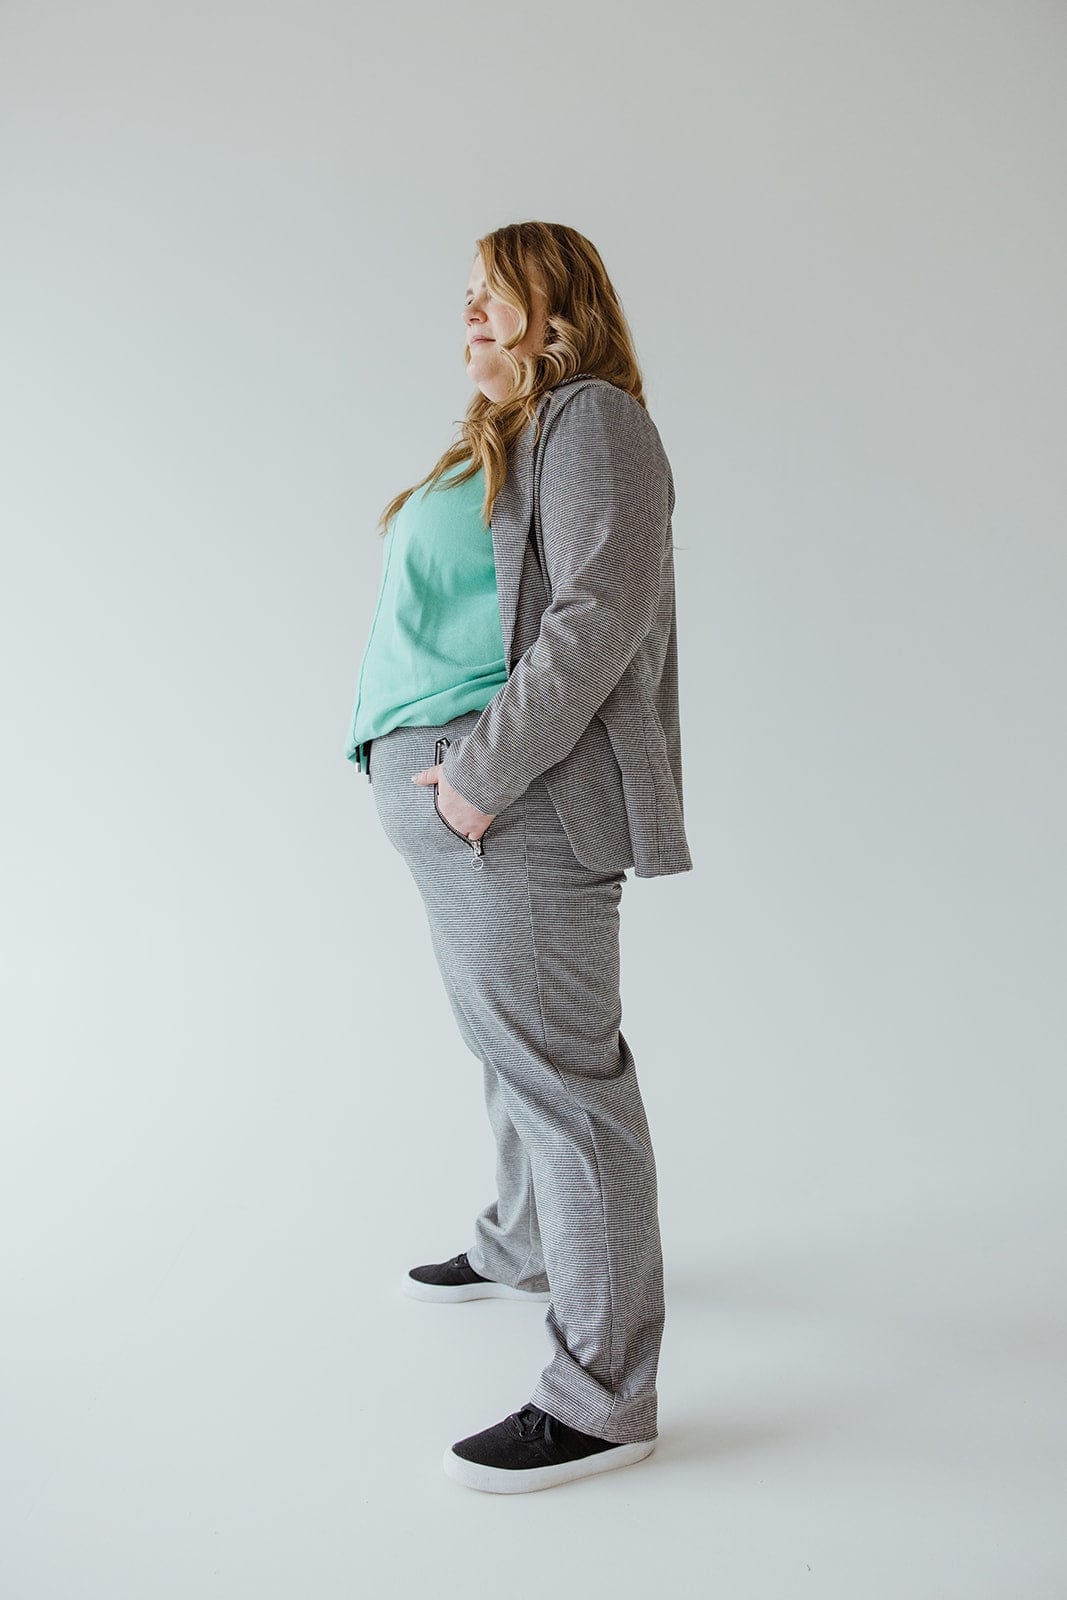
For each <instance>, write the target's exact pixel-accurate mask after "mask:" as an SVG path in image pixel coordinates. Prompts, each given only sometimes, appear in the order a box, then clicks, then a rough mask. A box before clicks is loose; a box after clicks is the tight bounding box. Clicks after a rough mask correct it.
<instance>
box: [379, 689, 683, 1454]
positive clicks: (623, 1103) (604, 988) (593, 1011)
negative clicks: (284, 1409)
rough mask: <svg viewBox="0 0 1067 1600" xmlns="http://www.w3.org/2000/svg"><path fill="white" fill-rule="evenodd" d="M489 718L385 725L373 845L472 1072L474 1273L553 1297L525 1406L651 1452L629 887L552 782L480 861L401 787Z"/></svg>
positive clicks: (655, 1319) (654, 1335) (646, 1167)
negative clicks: (568, 818)
mask: <svg viewBox="0 0 1067 1600" xmlns="http://www.w3.org/2000/svg"><path fill="white" fill-rule="evenodd" d="M481 714H482V713H481V712H478V711H467V712H464V713H463V714H462V715H461V716H459V717H455V718H453V719H452V720H451V721H450V722H446V723H444V724H442V725H440V726H437V727H405V726H400V727H397V728H394V729H392V730H390V731H389V732H388V733H385V734H382V735H379V736H378V737H377V738H376V739H375V741H374V750H373V756H372V760H371V791H372V793H373V795H374V799H375V803H376V806H377V811H378V815H379V818H380V821H381V824H382V827H383V830H384V832H385V834H386V836H387V838H388V839H389V841H390V843H391V844H392V845H393V846H394V847H395V849H396V850H398V851H399V852H400V854H401V855H402V856H403V858H404V860H405V861H406V863H407V866H408V867H409V869H410V871H411V873H412V876H413V877H414V879H415V882H416V884H417V886H418V889H419V891H420V894H421V897H422V900H423V903H424V906H425V909H426V916H427V919H428V922H429V929H430V935H431V940H432V944H433V950H434V955H435V957H436V960H437V964H438V967H439V969H440V972H441V976H442V978H443V980H444V984H445V989H446V992H447V995H448V999H449V1002H450V1005H451V1008H452V1012H453V1014H454V1017H455V1020H456V1023H457V1026H458V1028H459V1031H460V1033H461V1035H462V1037H463V1039H464V1040H465V1042H466V1044H467V1046H468V1047H469V1049H470V1050H471V1052H472V1054H473V1055H475V1056H476V1057H477V1058H478V1060H479V1061H480V1062H481V1064H482V1074H483V1082H484V1088H485V1100H486V1108H487V1110H488V1113H489V1120H490V1123H491V1126H492V1129H493V1133H494V1136H495V1140H496V1189H497V1192H496V1194H495V1196H494V1197H493V1199H492V1200H491V1201H490V1203H489V1204H488V1205H486V1206H485V1207H484V1208H483V1210H482V1211H481V1212H480V1214H479V1215H478V1216H477V1217H476V1219H475V1222H474V1229H473V1237H472V1240H471V1243H470V1246H469V1249H468V1258H469V1260H470V1263H471V1265H472V1266H473V1267H474V1270H475V1271H476V1272H479V1273H481V1274H482V1275H483V1277H487V1278H493V1279H496V1280H497V1281H498V1282H501V1283H507V1284H510V1285H512V1287H514V1288H523V1289H540V1290H544V1289H550V1290H551V1295H552V1299H551V1302H550V1304H549V1306H548V1308H547V1312H546V1316H545V1331H546V1334H547V1337H548V1342H549V1347H550V1353H551V1354H550V1359H549V1362H548V1364H547V1365H546V1367H545V1368H544V1370H543V1372H542V1373H541V1375H540V1377H539V1378H538V1379H537V1381H536V1385H535V1387H534V1388H533V1390H532V1392H529V1391H527V1392H528V1393H529V1395H530V1399H531V1400H532V1401H533V1403H534V1404H535V1405H538V1406H541V1407H542V1408H543V1409H544V1410H545V1411H547V1412H549V1413H550V1415H552V1416H555V1417H559V1418H560V1420H561V1421H563V1422H567V1423H569V1424H570V1425H571V1426H572V1427H575V1428H579V1429H581V1430H582V1432H584V1433H593V1434H596V1435H597V1436H598V1437H601V1438H605V1439H610V1440H612V1441H613V1442H618V1443H626V1444H629V1443H634V1442H636V1441H639V1440H646V1439H653V1438H655V1437H656V1430H657V1395H656V1375H657V1365H658V1359H659V1350H660V1343H661V1339H662V1333H663V1326H664V1298H663V1260H662V1253H661V1245H660V1233H659V1223H658V1217H657V1179H656V1163H655V1158H654V1154H653V1149H652V1144H651V1140H650V1137H649V1128H648V1122H647V1120H646V1114H645V1109H644V1105H643V1103H642V1098H641V1092H640V1088H639V1086H638V1081H637V1069H636V1065H635V1061H634V1057H633V1054H632V1051H631V1049H630V1046H629V1044H628V1042H627V1040H626V1038H625V1036H624V1034H623V1033H622V1031H621V1028H620V1021H621V1016H622V1002H621V999H620V995H619V972H620V962H619V905H620V900H621V896H622V890H623V883H624V881H625V880H624V877H623V874H622V873H621V872H613V871H609V872H601V871H597V870H593V869H590V868H587V867H584V866H583V865H582V864H581V863H580V862H579V861H578V860H577V858H576V856H575V854H574V852H573V850H572V848H571V846H570V844H569V841H568V838H567V835H566V833H565V831H564V829H563V827H562V825H561V821H560V818H559V816H558V814H557V811H556V808H555V805H554V804H553V801H552V799H551V796H550V795H549V792H548V786H547V783H546V781H545V779H544V778H543V777H537V778H534V779H533V780H532V781H531V783H530V784H529V786H528V787H527V788H526V789H525V790H524V792H523V793H522V795H521V796H519V797H518V799H516V800H515V801H513V802H512V804H511V805H509V806H508V807H507V808H506V809H505V810H504V811H502V812H501V813H500V814H499V815H498V816H496V817H495V818H494V820H493V821H492V822H491V823H490V824H489V827H488V828H487V829H486V831H485V834H484V835H483V846H484V850H483V855H482V856H481V857H480V858H476V857H475V856H474V855H473V853H472V851H471V849H470V847H469V845H468V844H467V843H466V842H465V840H463V839H462V838H461V837H459V836H458V835H457V834H456V833H454V832H453V831H452V830H451V829H450V828H449V826H448V824H447V823H446V822H445V821H444V820H443V818H441V817H440V816H439V815H438V813H437V811H436V809H435V806H434V791H433V789H432V788H431V787H427V786H424V785H416V784H413V783H412V782H411V773H412V772H415V771H418V770H419V769H420V768H423V767H426V766H430V765H431V764H432V763H433V755H434V745H435V741H436V738H437V736H438V735H439V734H444V735H445V736H446V737H448V738H449V739H451V740H453V744H452V746H451V747H450V748H453V749H454V748H455V741H457V740H461V739H463V738H464V737H469V735H470V730H471V729H472V728H473V727H475V726H476V725H477V721H478V718H479V717H480V716H481ZM430 1246H431V1241H430V1240H427V1248H430Z"/></svg>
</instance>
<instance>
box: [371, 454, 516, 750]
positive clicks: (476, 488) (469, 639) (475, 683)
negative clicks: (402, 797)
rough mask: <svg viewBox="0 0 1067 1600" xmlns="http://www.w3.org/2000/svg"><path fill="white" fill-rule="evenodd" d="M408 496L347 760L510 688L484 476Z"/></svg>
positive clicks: (394, 537) (388, 546)
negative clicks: (399, 730)
mask: <svg viewBox="0 0 1067 1600" xmlns="http://www.w3.org/2000/svg"><path fill="white" fill-rule="evenodd" d="M464 465H465V464H461V465H460V466H456V467H453V468H451V469H450V471H449V472H448V473H447V474H446V475H445V477H444V478H443V479H442V480H441V484H440V486H439V487H438V488H436V489H430V488H429V486H427V487H426V488H423V489H420V490H418V491H417V492H416V493H415V494H413V495H409V497H408V499H407V500H405V502H404V504H403V505H402V506H401V508H400V510H399V512H398V513H397V514H396V516H395V517H394V518H393V520H392V522H391V523H390V525H389V530H388V532H387V533H386V535H385V538H384V539H383V541H382V543H383V545H384V547H385V549H384V554H383V557H382V576H381V583H380V585H379V589H378V601H377V605H376V606H375V608H374V616H373V619H372V621H371V626H370V634H369V636H368V639H367V643H366V646H365V648H364V652H363V660H362V662H361V664H360V669H359V679H358V682H357V687H356V703H355V708H354V710H353V712H352V720H351V723H350V725H349V734H348V743H347V745H346V746H345V755H346V756H347V758H348V759H349V761H354V762H357V763H358V764H359V768H360V771H361V772H366V771H367V756H366V751H365V750H364V744H365V743H366V741H367V740H368V739H374V738H376V737H377V736H378V735H379V734H383V733H388V731H389V729H390V728H396V727H399V726H401V725H403V726H404V727H427V726H431V725H435V724H437V723H441V722H448V721H450V720H451V718H452V717H458V716H460V715H461V714H462V713H463V712H464V711H481V710H483V709H484V708H485V706H487V705H488V704H489V701H490V700H491V699H492V698H493V695H494V694H495V693H496V691H497V689H498V688H499V687H500V685H501V684H502V683H504V682H506V681H507V667H506V664H505V661H504V639H503V635H502V634H501V631H500V608H499V604H498V600H497V589H496V563H495V561H494V559H493V539H492V534H491V533H490V532H489V530H488V529H486V528H483V527H482V520H481V519H482V501H483V499H484V497H485V481H484V475H483V473H482V471H481V469H480V468H479V470H478V472H476V473H475V475H474V476H473V477H472V478H469V479H468V480H467V482H466V483H461V484H458V485H457V484H453V483H452V482H451V481H450V480H451V478H453V477H454V476H455V475H457V474H458V473H460V472H462V471H463V470H464Z"/></svg>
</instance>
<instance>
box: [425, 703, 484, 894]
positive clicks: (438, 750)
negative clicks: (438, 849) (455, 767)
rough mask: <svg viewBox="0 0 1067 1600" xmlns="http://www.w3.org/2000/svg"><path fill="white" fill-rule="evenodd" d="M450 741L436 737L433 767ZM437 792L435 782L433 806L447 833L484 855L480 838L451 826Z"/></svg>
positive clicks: (478, 853) (436, 764)
mask: <svg viewBox="0 0 1067 1600" xmlns="http://www.w3.org/2000/svg"><path fill="white" fill-rule="evenodd" d="M451 743H452V741H451V739H446V738H445V736H444V735H443V734H442V735H441V736H440V737H439V738H438V740H437V742H436V743H435V745H434V749H433V764H434V766H435V767H436V766H438V765H439V763H440V761H441V758H442V757H443V755H444V753H445V751H446V750H447V749H448V747H449V745H450V744H451ZM437 793H438V790H437V784H436V783H435V784H434V786H433V808H434V810H435V811H436V812H437V815H438V816H439V817H440V818H441V821H442V822H443V823H444V825H445V827H446V828H447V829H448V831H449V833H454V834H455V836H456V838H457V839H462V840H463V843H464V844H465V845H466V846H467V848H468V849H469V850H472V851H473V852H474V854H475V856H476V857H477V856H481V855H484V853H485V852H484V851H483V849H482V841H481V840H480V839H468V838H467V835H466V834H465V833H460V831H459V829H458V828H454V827H453V826H452V824H451V823H450V822H449V820H448V818H447V817H446V816H445V815H444V813H443V812H442V810H441V807H440V806H439V805H438V804H437ZM487 831H488V830H487ZM474 864H475V865H479V866H480V865H481V863H480V862H475V863H474Z"/></svg>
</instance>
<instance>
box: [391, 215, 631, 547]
mask: <svg viewBox="0 0 1067 1600" xmlns="http://www.w3.org/2000/svg"><path fill="white" fill-rule="evenodd" d="M476 244H477V247H478V249H479V251H480V252H481V256H482V262H483V264H484V267H485V281H486V284H487V286H488V288H489V290H490V291H491V293H492V294H494V295H495V296H496V298H497V299H498V300H502V301H504V303H505V304H506V305H509V306H511V307H512V309H513V310H514V311H516V312H517V313H518V326H517V328H516V331H515V336H514V338H513V339H512V340H511V344H510V345H508V344H503V343H501V344H499V346H498V348H499V350H500V353H501V354H502V355H503V357H504V360H505V362H506V364H507V365H508V366H509V367H510V368H511V372H512V390H511V393H510V394H509V396H508V398H507V399H506V400H490V399H489V398H488V396H487V395H484V394H483V393H482V392H481V390H480V389H479V390H477V391H476V392H475V394H474V396H473V397H472V399H471V403H470V405H469V406H468V407H467V414H466V416H465V417H464V418H463V419H462V421H461V424H460V426H461V429H462V431H461V434H460V437H459V439H458V440H457V441H456V443H455V444H451V445H449V447H448V449H447V450H445V452H444V454H443V455H442V456H441V457H440V458H439V460H438V461H436V462H435V464H434V465H433V467H432V468H431V469H430V471H429V472H428V473H427V474H426V476H425V477H424V478H421V479H420V480H419V482H418V483H413V484H412V485H411V486H410V488H407V489H402V490H401V492H400V493H399V494H397V495H394V497H393V499H392V500H390V502H389V504H388V505H387V506H386V508H385V510H384V511H383V512H382V515H381V517H380V518H379V521H378V528H379V530H380V532H381V533H382V534H383V535H384V534H385V533H387V532H388V531H389V523H390V522H391V521H392V519H393V517H394V516H395V515H396V513H397V512H398V511H399V510H400V508H401V506H402V505H403V504H404V502H405V501H406V500H407V499H408V497H409V496H410V495H413V494H414V493H415V492H416V491H417V490H419V489H421V488H423V486H424V485H427V484H428V485H429V486H430V487H431V488H434V487H437V486H438V484H439V483H440V480H441V479H442V478H443V476H444V474H445V473H447V472H449V471H450V470H451V469H452V468H453V467H456V466H462V465H463V464H465V463H466V464H467V471H465V472H460V473H457V474H455V476H454V477H452V478H451V479H450V480H449V481H450V483H465V482H466V481H467V479H468V478H472V477H473V476H474V474H475V473H476V472H477V471H478V470H479V468H480V469H481V470H482V471H483V472H484V474H485V499H484V501H483V504H482V518H483V526H484V528H485V529H488V526H489V519H490V517H491V516H492V514H493V502H494V500H495V499H496V497H497V494H498V493H499V492H500V489H501V488H502V486H503V483H504V479H505V477H506V475H507V458H508V452H509V450H510V449H511V447H512V445H513V444H514V443H515V442H516V440H517V439H519V438H520V437H521V435H522V434H523V433H524V432H525V430H526V428H527V426H528V425H529V423H530V422H531V421H532V420H533V419H534V417H535V416H536V413H537V408H538V405H539V403H540V401H541V399H542V397H543V396H544V395H545V394H546V393H547V391H548V390H549V389H553V388H555V386H556V385H557V384H558V383H562V382H563V381H564V379H566V378H573V377H575V376H577V375H578V374H579V373H582V374H584V375H588V376H589V377H595V378H604V379H606V380H607V382H608V383H613V384H615V385H616V387H617V388H619V389H625V391H626V393H627V394H630V395H633V397H634V399H635V400H636V401H638V403H639V404H640V405H642V406H646V402H645V397H644V390H643V387H642V382H641V372H640V369H639V367H638V364H637V356H636V354H635V351H634V345H633V339H632V337H631V334H630V329H629V327H628V325H627V322H626V317H625V316H624V314H623V309H622V305H621V304H620V301H619V297H618V295H617V294H616V292H615V286H614V285H613V283H612V281H611V279H610V278H609V277H608V273H607V269H606V267H605V266H604V263H603V261H602V260H601V258H600V252H599V251H598V250H597V248H596V246H595V245H594V244H592V243H591V242H590V241H589V240H588V239H587V238H586V237H585V235H584V234H581V233H578V232H577V230H576V229H574V228H568V227H567V226H566V225H565V224H564V223H562V222H511V223H508V225H507V226H506V227H503V228H497V229H495V230H494V232H492V233H487V234H486V235H485V236H484V238H481V239H478V240H477V241H476ZM538 289H539V290H540V291H541V292H542V293H543V295H544V297H545V342H544V346H543V348H542V349H540V350H535V351H534V352H533V353H532V354H530V355H526V356H514V355H512V353H511V345H516V344H519V343H520V342H521V340H522V339H523V338H524V337H525V334H526V331H527V329H528V328H529V325H530V319H531V317H532V315H533V310H534V306H533V295H534V293H535V291H536V290H538ZM469 357H470V346H469V345H467V344H464V350H463V362H464V366H466V364H467V361H468V360H469ZM646 409H647V406H646ZM537 432H538V433H539V432H540V422H538V423H537Z"/></svg>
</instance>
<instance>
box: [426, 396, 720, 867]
mask: <svg viewBox="0 0 1067 1600" xmlns="http://www.w3.org/2000/svg"><path fill="white" fill-rule="evenodd" d="M540 416H541V437H540V439H539V440H538V442H537V444H536V446H534V444H533V432H534V425H533V423H532V422H531V423H530V425H529V427H528V428H527V429H526V432H525V433H524V434H523V435H522V436H521V438H520V439H519V440H518V441H517V443H516V445H515V447H514V448H513V449H512V451H511V452H510V454H509V457H508V469H507V478H506V480H505V483H504V486H503V488H502V489H501V490H500V493H499V494H498V495H497V498H496V501H495V502H494V505H493V516H492V521H491V524H490V528H491V533H492V539H493V553H494V557H495V561H496V579H497V593H498V598H499V603H500V622H501V627H502V630H503V635H504V660H505V662H506V664H507V671H508V677H507V681H506V682H505V683H503V684H501V686H500V688H499V689H498V690H497V692H496V693H495V694H494V696H493V698H492V699H491V700H490V701H489V703H488V705H487V706H486V707H485V709H484V710H483V712H482V714H481V716H480V717H479V719H478V721H477V722H476V723H475V724H474V726H473V727H472V728H471V729H470V731H469V732H468V733H467V734H466V735H465V736H464V737H463V738H461V739H456V740H454V741H453V743H452V744H451V745H450V746H449V747H448V749H447V750H446V751H445V754H444V760H443V761H442V763H441V766H442V770H443V772H444V775H445V777H446V778H447V779H448V781H449V783H450V784H451V785H452V786H453V788H454V789H456V790H457V792H458V793H459V794H460V795H461V796H462V798H463V799H464V800H466V801H467V802H468V803H469V804H470V805H472V806H474V807H476V809H477V810H479V811H483V812H485V814H486V815H490V814H492V815H494V816H495V815H496V814H497V813H498V812H501V811H503V810H504V809H505V808H506V807H507V806H509V805H512V804H513V803H514V802H515V801H516V800H517V799H518V798H519V796H520V795H521V794H523V793H524V792H525V790H526V789H527V788H528V787H529V786H530V784H531V783H532V782H533V780H534V779H535V778H537V777H539V776H540V775H541V774H542V773H543V774H544V777H545V781H546V783H547V785H548V789H549V793H550V795H551V798H552V801H553V804H554V805H555V808H556V811H557V812H558V814H559V818H560V821H561V823H562V824H563V827H564V829H565V830H566V833H567V837H568V838H569V840H570V843H571V847H572V849H573V850H574V853H575V855H576V856H577V858H578V860H579V861H580V862H581V863H582V865H583V866H586V867H590V868H593V869H596V870H602V871H605V872H612V871H621V870H623V869H624V868H626V867H633V868H634V871H635V873H636V875H637V876H638V877H639V878H654V877H662V876H665V875H666V874H668V873H672V872H688V871H689V870H690V869H691V868H692V865H693V862H692V858H691V856H690V854H689V846H688V842H687V840H686V836H685V822H684V817H683V812H682V764H681V734H680V731H679V725H678V656H677V639H676V631H675V609H674V553H673V551H674V547H673V539H672V533H671V513H672V512H673V510H674V479H673V476H672V474H671V468H670V463H669V462H668V460H667V456H666V454H665V452H664V449H663V445H662V442H661V440H660V436H659V432H658V430H657V428H656V426H655V424H654V423H653V421H652V419H651V417H650V416H649V415H648V412H647V411H646V410H645V409H644V407H643V406H641V405H640V404H639V403H638V402H637V401H636V400H635V399H634V398H633V396H632V395H630V394H627V393H626V391H625V390H624V389H620V388H618V387H617V386H616V385H615V384H612V383H608V382H607V381H606V380H604V379H603V378H589V377H585V376H583V375H579V376H578V377H576V378H572V379H569V380H568V381H567V382H565V383H562V384H559V385H557V387H556V388H555V389H553V390H551V391H550V392H549V394H548V396H547V398H546V399H545V400H543V401H542V403H541V408H540ZM531 532H532V533H533V538H531V537H530V535H531ZM492 833H493V825H492V823H490V824H489V827H488V829H487V831H486V836H485V837H486V844H487V845H490V844H491V842H492Z"/></svg>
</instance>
